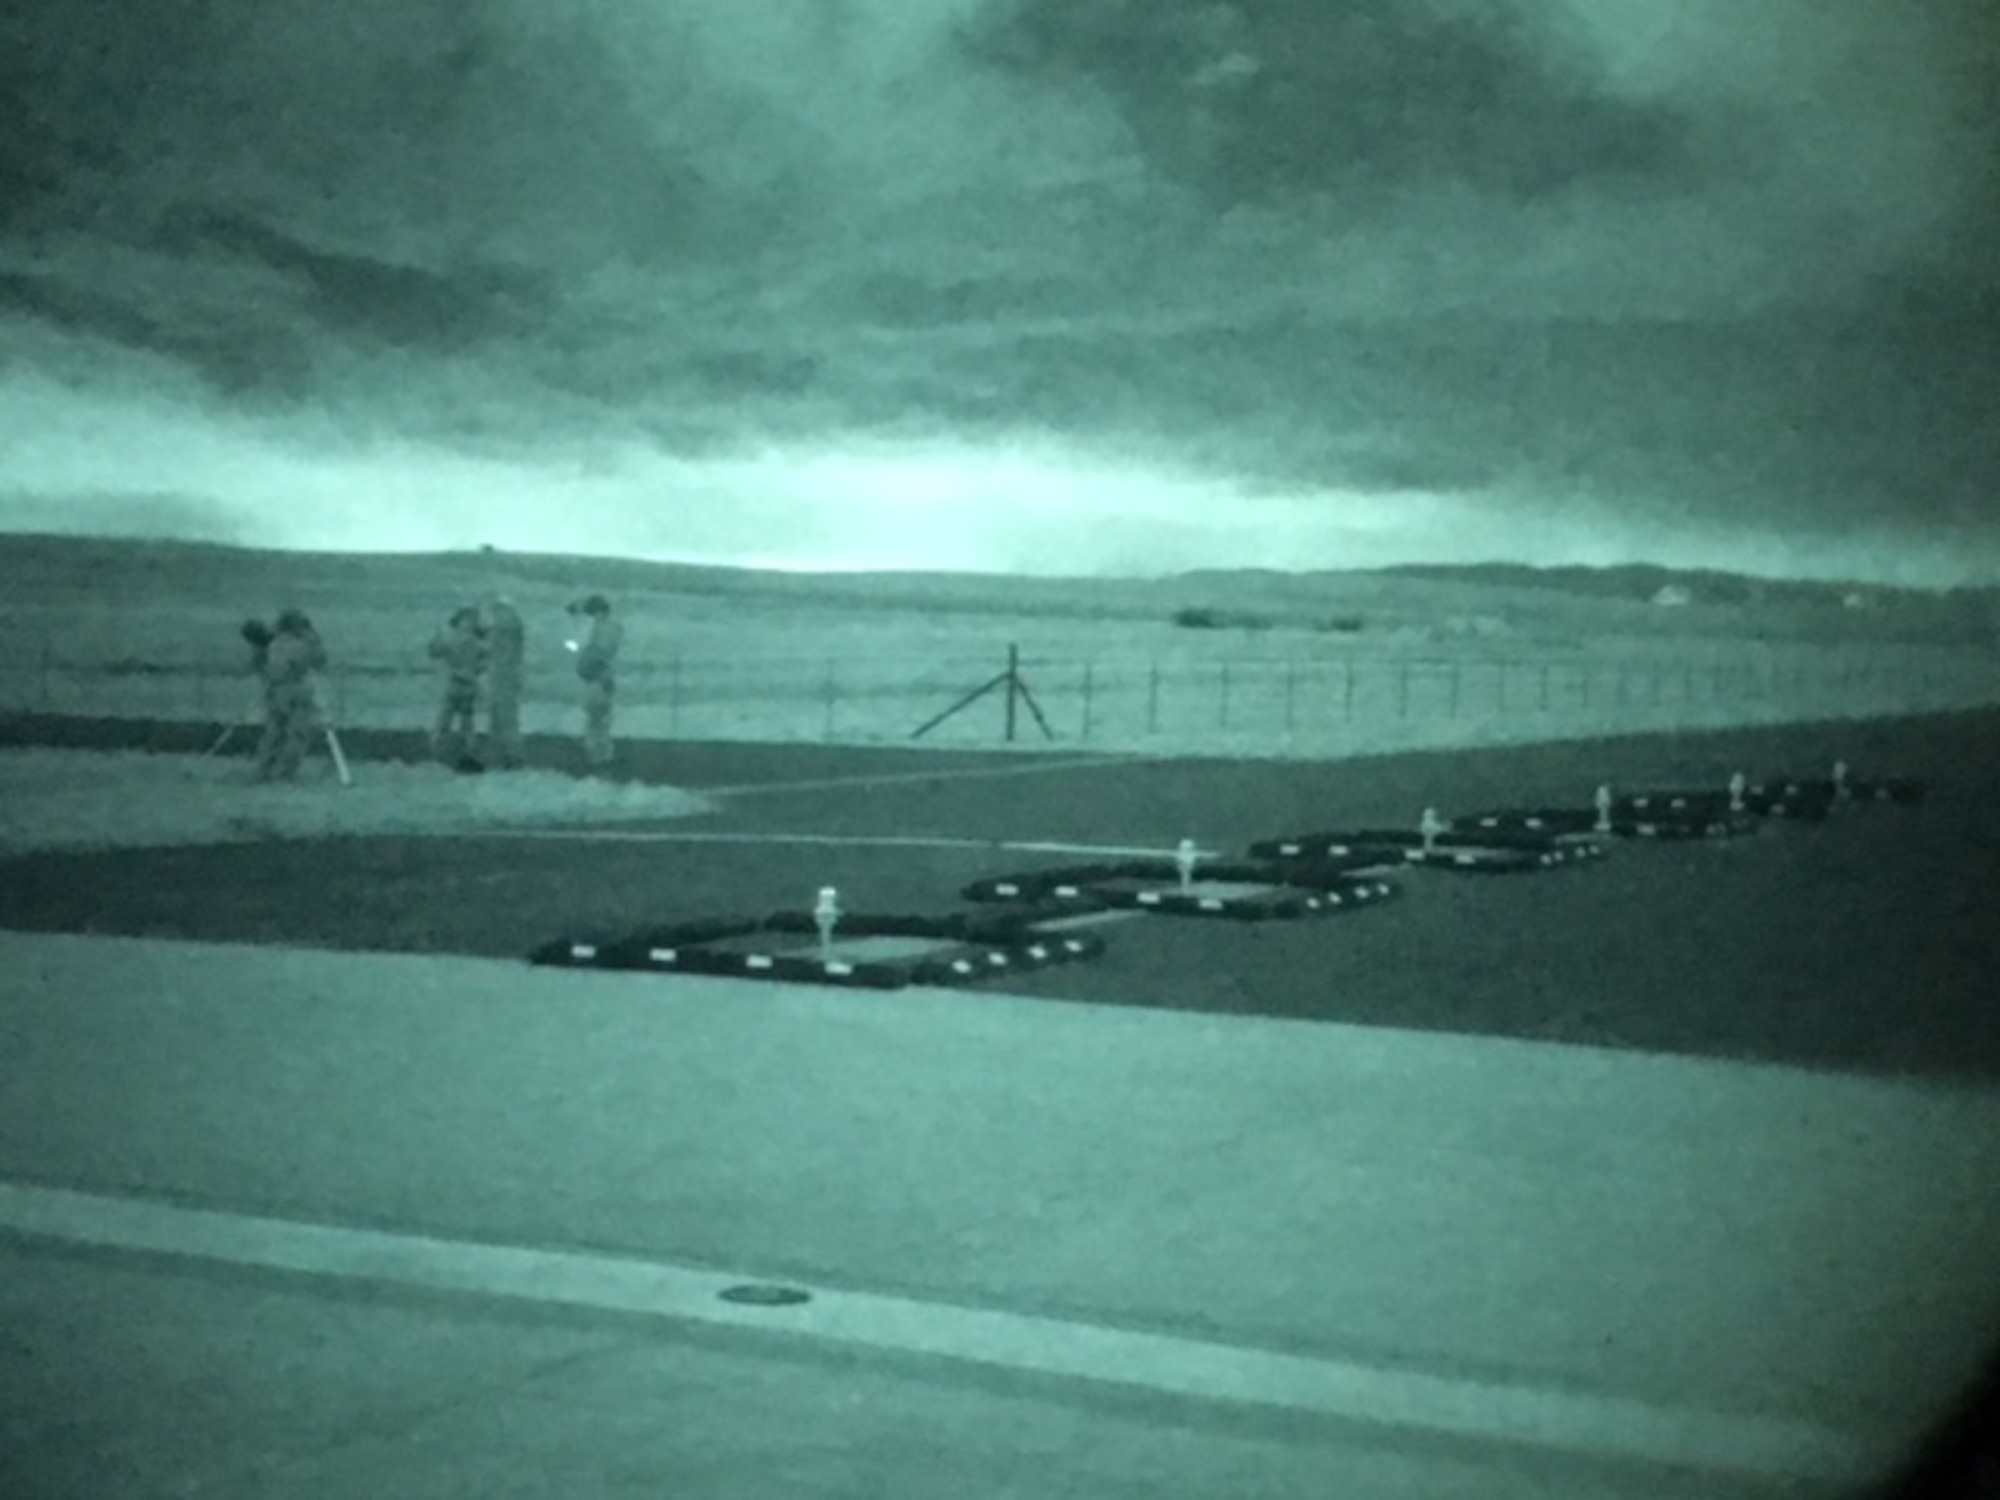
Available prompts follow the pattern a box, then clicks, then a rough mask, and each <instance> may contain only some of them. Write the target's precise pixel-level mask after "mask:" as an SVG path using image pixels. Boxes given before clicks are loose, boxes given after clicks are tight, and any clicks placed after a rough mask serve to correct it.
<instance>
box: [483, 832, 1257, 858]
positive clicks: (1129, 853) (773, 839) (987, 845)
mask: <svg viewBox="0 0 2000 1500" xmlns="http://www.w3.org/2000/svg"><path fill="white" fill-rule="evenodd" d="M446 836H447V837H453V838H476V839H530V840H533V839H543V840H554V839H568V840H572V841H574V840H577V839H586V840H595V841H598V842H601V843H613V844H751V845H756V844H799V845H809V846H816V847H820V848H834V849H842V848H851V849H970V850H976V851H980V852H993V851H1000V852H1005V853H1017V854H1086V855H1116V856H1118V857H1120V858H1127V859H1172V858H1173V857H1174V848H1173V846H1172V845H1166V846H1158V845H1152V846H1148V845H1141V844H1073V843H1063V842H1060V841H1056V840H1046V839H975V838H963V837H953V836H951V835H947V834H938V835H935V836H927V835H924V834H847V833H681V832H678V831H676V830H672V829H630V828H627V829H619V828H493V829H459V830H453V831H452V832H451V833H449V834H448V835H446ZM1224 852H1225V851H1222V850H1218V849H1202V850H1198V851H1197V853H1199V854H1201V855H1202V856H1203V857H1204V858H1220V857H1222V856H1223V854H1224Z"/></svg>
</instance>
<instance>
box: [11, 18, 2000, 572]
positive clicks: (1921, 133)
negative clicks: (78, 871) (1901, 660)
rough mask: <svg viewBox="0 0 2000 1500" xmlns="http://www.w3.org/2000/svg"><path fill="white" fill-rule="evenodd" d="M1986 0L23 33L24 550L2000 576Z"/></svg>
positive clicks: (14, 210) (35, 24)
mask: <svg viewBox="0 0 2000 1500" xmlns="http://www.w3.org/2000/svg"><path fill="white" fill-rule="evenodd" d="M1996 14H2000V12H1996V11H1995V8H1994V7H1992V6H1991V5H1990V4H1988V3H1987V0H1258V3H1252V0H1243V3H1239V4H1234V5H1231V4H1220V3H1209V0H754V3H751V0H567V3H565V4H562V5H551V4H549V3H548V0H482V3H481V4H479V5H477V6H473V5H467V4H464V3H463V0H340V3H339V4H331V5H330V4H327V3H325V0H148V3H147V4H145V5H143V6H139V5H133V4H131V3H129V0H12V3H11V5H10V6H8V7H0V123H4V125H5V127H6V128H4V129H0V434H4V437H3V438H0V527H5V528H8V529H12V530H72V531H105V532H121V533H131V534H160V535H177V536H199V537H208V538H215V539H222V540H232V541H240V542H245V543H250V544H258V545H277V546H296V547H341V548H381V549H401V548H436V547H470V546H476V545H478V544H480V543H483V542H490V543H493V544H496V545H499V546H503V547H510V548H524V549H525V548H532V549H536V550H549V551H578V552H623V553H636V554H641V555H648V556H659V557H674V558H685V559H690V560H698V561H743V562H756V563H767V564H778V565H786V566H816V567H868V566H875V567H941V568H981V569H999V570H1026V571H1037V572H1093V571H1099V572H1127V573H1131V572H1141V573H1144V572H1160V571H1167V570H1173V569H1178V568H1184V567H1193V566H1215V565H1227V564H1244V565H1256V566H1279V567H1343V566H1369V565H1375V564H1380V563H1385V562H1397V561H1414V560H1426V561H1470V560H1477V559H1483V558H1505V559H1514V560H1525V561H1554V562H1574V561H1585V562H1612V561H1622V560H1629V559H1639V560H1649V561H1662V562H1667V563H1678V564H1688V565H1699V566H1719V567H1735V568H1742V569H1746V570H1751V571H1760V572H1767V573H1774V574H1806V575H1815V574H1818V575H1826V574H1832V575H1844V576H1859V577H1871V578H1884V579H1897V580H1902V581H1910V582H1934V583H1950V582H1959V581H1994V580H2000V498H1996V497H2000V422H1997V421H1995V420H1993V417H1992V413H1993V412H1994V411H1995V410H1996V408H2000V257H1996V256H1994V255H1993V254H1992V250H1991V247H1992V245H1993V243H1994V236H1995V232H1996V230H2000V180H1996V175H1995V167H1994V163H1995V162H1996V161H2000V106H1996V104H1995V100H1996V99H2000V22H1996V21H1995V20H1994V19H1992V18H1993V17H1994V16H1995V15H1996Z"/></svg>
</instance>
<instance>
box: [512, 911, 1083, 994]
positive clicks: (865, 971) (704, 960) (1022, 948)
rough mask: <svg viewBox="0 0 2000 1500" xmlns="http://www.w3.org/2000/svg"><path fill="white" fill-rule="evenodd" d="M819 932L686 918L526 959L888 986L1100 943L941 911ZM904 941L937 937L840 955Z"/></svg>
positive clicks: (771, 920)
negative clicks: (826, 938)
mask: <svg viewBox="0 0 2000 1500" xmlns="http://www.w3.org/2000/svg"><path fill="white" fill-rule="evenodd" d="M817 932H818V929H817V927H816V926H815V924H814V922H813V920H812V918H811V917H810V916H809V915H806V914H803V913H796V912H778V913H773V914H772V915H770V916H767V917H763V918H759V919H750V920H741V921H720V922H718V921H707V922H684V923H678V924H672V925H667V926H661V927H654V928H648V929H646V930H643V931H640V932H631V933H625V934H622V935H620V936H618V937H616V938H610V939H605V938H601V937H591V938H580V939H572V938H565V939H559V940H557V941H555V942H552V943H547V944H544V945H543V946H542V947H540V948H538V949H536V950H535V951H534V953H532V954H531V955H530V957H529V961H530V962H531V963H536V964H544V965H556V966H561V967H569V968H595V969H616V970H625V971H637V972H645V973H677V974H704V975H709V976H716V977H722V978H732V979H770V980H782V981H785V982H788V983H793V984H826V985H835V986H838V987H843V988H849V989H875V990H893V989H901V988H903V987H904V986H906V985H910V984H933V985H937V984H957V983H964V982H967V981H969V980H973V979H990V978H993V977H995V976H996V975H1000V974H1008V973H1015V972H1020V971H1023V970H1033V969H1039V968H1048V967H1050V966H1052V965H1055V964H1060V963H1072V962H1077V961H1079V960H1082V959H1088V958H1095V957H1097V956H1099V955H1100V954H1101V953H1102V952H1103V951H1104V944H1103V940H1102V939H1100V938H1098V937H1097V936H1096V935H1095V934H1090V933H1048V932H1043V931H1041V930H1039V929H1038V928H1036V927H1035V926H1034V925H1033V924H1032V923H1029V922H1026V921H1024V920H1019V919H1015V920H1000V919H996V918H994V917H993V916H991V915H989V914H968V913H952V914H950V915H947V916H943V917H869V916H856V915H851V914H849V915H843V916H842V917H841V919H840V923H839V927H838V930H837V935H836V941H835V945H834V947H833V948H832V949H831V950H829V951H828V952H826V953H824V954H822V953H820V952H818V951H817V950H816V947H814V946H813V945H812V944H811V943H810V942H805V941H801V940H808V939H811V938H815V937H816V936H817ZM869 937H893V938H909V939H914V940H917V941H923V942H930V943H934V944H935V947H934V948H933V949H932V950H931V951H927V952H920V953H915V954H912V955H910V956H908V957H907V958H903V957H898V958H888V959H880V958H860V957H845V956H842V954H841V953H840V951H839V940H840V939H841V938H847V939H856V938H869Z"/></svg>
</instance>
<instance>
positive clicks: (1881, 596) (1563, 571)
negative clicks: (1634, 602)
mask: <svg viewBox="0 0 2000 1500" xmlns="http://www.w3.org/2000/svg"><path fill="white" fill-rule="evenodd" d="M1382 572H1384V573H1385V574H1390V575H1393V576H1397V577H1403V578H1428V579H1433V580H1436V581H1439V582H1454V583H1488V584H1495V585H1503V586H1509V587H1516V588H1542V589H1558V590H1561V591H1562V592H1565V593H1573V594H1587V595H1589V596H1591V597H1593V598H1599V599H1650V598H1652V597H1653V595H1655V594H1656V593H1658V592H1659V591H1660V590H1661V589H1662V588H1665V587H1667V586H1669V585H1679V586H1680V587H1682V588H1685V589H1687V590H1688V591H1689V593H1690V594H1692V595H1693V597H1694V598H1695V599H1696V600H1697V601H1701V602H1707V603H1712V604H1825V605H1839V604H1841V603H1843V602H1844V601H1845V600H1846V599H1847V597H1848V596H1849V595H1850V594H1858V595H1861V596H1863V597H1865V598H1868V599H1872V600H1875V601H1877V602H1887V601H1890V600H1899V601H1903V602H1915V601H1920V600H1928V601H1939V600H1947V599H1953V598H1958V599H1965V598H1989V597H1990V598H1995V599H2000V589H1979V588H1959V589H1949V590H1937V589H1909V588H1899V587H1896V586H1894V585H1889V584H1879V583H1868V582H1865V581H1863V580H1860V579H1846V580H1833V579H1799V578H1762V577H1757V576H1755V575H1753V574H1748V573H1728V572H1719V571H1715V570H1711V569H1701V568H1669V567H1664V566H1660V565H1658V564H1653V563H1621V564H1614V565H1611V566H1606V567H1589V566H1582V565H1574V564H1572V565H1567V566H1557V567H1538V566H1535V565H1533V564H1529V563H1470V564H1445V563H1405V564H1402V565H1399V566H1396V567H1389V568H1384V569H1382Z"/></svg>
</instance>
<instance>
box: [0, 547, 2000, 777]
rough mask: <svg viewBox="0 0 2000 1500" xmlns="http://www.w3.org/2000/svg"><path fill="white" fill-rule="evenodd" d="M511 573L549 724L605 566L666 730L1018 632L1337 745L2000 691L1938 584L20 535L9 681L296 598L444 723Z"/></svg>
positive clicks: (1094, 680)
mask: <svg viewBox="0 0 2000 1500" xmlns="http://www.w3.org/2000/svg"><path fill="white" fill-rule="evenodd" d="M489 589H498V590H503V591H505V592H507V593H508V594H510V595H511V596H512V597H513V598H514V599H515V600H516V602H517V603H518V604H519V606H520V607H521V609H522V611H523V613H524V614H525V616H526V617H527V620H528V625H529V641H528V653H529V654H528V664H527V697H526V704H525V708H524V716H525V719H526V723H527V727H528V728H529V730H530V731H531V732H539V733H559V734H567V733H574V732H576V730H577V729H578V727H579V724H580V710H579V709H578V707H577V683H576V681H575V678H574V676H573V674H572V671H571V664H570V658H569V655H568V653H567V652H566V651H565V649H564V642H565V639H566V637H567V636H568V635H569V634H570V633H571V631H572V629H573V621H572V620H571V619H570V617H568V616H567V615H566V614H565V612H564V606H565V604H567V603H568V602H569V601H570V600H573V599H575V598H576V597H578V595H580V594H582V593H584V592H588V591H595V590H601V591H603V592H605V593H607V594H608V595H610V596H611V597H613V598H614V599H615V601H616V602H617V604H618V606H619V609H620V612H621V615H622V617H623V619H624V621H625V624H626V629H627V645H626V650H625V655H624V662H623V672H622V677H621V686H620V724H621V728H622V731H623V732H624V733H626V734H628V735H636V736H642V737H675V738H679V737H688V738H721V739H737V740H776V741H797V740H811V741H825V742H833V743H853V744H871V743H874V744H886V743H894V742H897V741H901V740H907V739H909V738H910V737H911V736H912V734H913V733H914V732H915V731H916V730H918V729H919V728H920V727H922V726H924V725H925V724H926V723H927V722H929V721H931V720H933V719H935V718H936V717H937V716H938V715H940V714H943V713H945V712H946V711H947V710H949V709H950V708H951V707H952V706H953V705H954V704H955V703H958V702H959V701H961V700H962V699H964V698H965V697H966V696H967V695H968V694H970V693H972V692H973V691H974V690H976V689H978V688H979V687H981V686H982V685H984V684H987V683H989V682H992V681H993V680H994V679H995V678H996V677H997V676H998V675H999V674H1000V673H1001V672H1003V671H1004V670H1005V668H1006V665H1007V660H1008V657H1007V652H1008V648H1009V646H1010V645H1013V646H1018V648H1019V651H1020V668H1021V674H1022V680H1023V682H1024V683H1025V684H1026V686H1027V688H1028V690H1029V691H1030V693H1031V694H1032V696H1033V703H1032V705H1031V704H1030V703H1029V702H1028V701H1026V700H1017V701H1016V705H1015V716H1014V733H1015V740H1014V743H1016V744H1018V745H1021V746H1023V747H1032V746H1035V745H1044V744H1054V743H1061V744H1070V745H1074V744H1078V743H1083V744H1088V745H1090V746H1092V747H1095V748H1105V749H1114V748H1115V749H1126V750H1136V751H1142V752H1147V753H1168V754H1173V753H1197V752H1209V753H1228V754H1259V755H1265V754H1275V755H1308V756H1326V755H1341V754H1355V753H1369V752H1381V751H1393V750H1399V749H1410V748H1424V747H1435V748H1449V747H1467V746H1474V745H1480V744H1505V743H1528V742H1536V741H1544V740H1563V739H1575V738H1589V737H1597V736H1602V735H1606V734H1617V733H1636V732H1646V731H1667V730H1678V729H1686V728H1724V727H1730V726H1736V725H1752V724H1775V723H1783V722H1790V721H1797V720H1811V719H1827V720H1838V719H1844V718H1861V717H1878V716H1885V715H1900V714H1907V713H1913V712H1924V711H1934V710H1940V709H1953V708H1964V707H1976V706H1981V705H1984V704H1987V703H1991V702H1995V701H2000V658H1996V652H1995V651H1994V649H1993V647H1992V644H1991V642H1990V640H1982V639H1980V638H1979V637H1978V635H1977V632H1976V631H1973V630H1971V629H1970V628H1969V627H1968V626H1967V624H1966V622H1965V620H1963V619H1956V620H1954V618H1952V617H1949V616H1948V615H1946V614H1944V613H1942V612H1941V609H1940V608H1939V607H1935V606H1934V605H1926V604H1924V603H1923V601H1921V600H1918V601H1916V602H1908V603H1890V604H1885V605H1883V606H1882V607H1878V608H1871V609H1855V610H1845V609H1841V608H1838V607H1829V606H1827V605H1825V604H1823V603H1811V604H1808V603H1800V602H1791V601H1786V600H1782V599H1780V600H1777V601H1774V602H1765V603H1756V604H1751V603H1697V604H1695V605H1692V606H1685V607H1678V608H1675V607H1665V606H1657V605H1653V604H1650V603H1648V602H1646V601H1644V600H1643V599H1630V598H1618V597H1603V596H1593V595H1587V594H1582V593H1578V592H1574V591H1566V590H1564V589H1562V588H1558V587H1555V586H1553V585H1550V586H1547V587H1527V586H1523V585H1521V584H1518V583H1504V584H1503V583H1482V582H1476V581H1467V580H1459V579H1434V578H1424V577H1413V576H1404V575H1391V574H1351V575H1320V576H1314V577H1308V576H1303V575H1300V576H1292V575H1276V574H1255V573H1237V574H1216V575H1212V576H1191V577H1185V578H1174V579H1150V580H1067V579H1047V578H1042V579H1009V578H999V577H973V576H966V577H953V576H945V575H893V574H891V575H830V576H805V575H791V574H778V573H758V572H745V571H736V570H728V569H714V568H688V567H676V566H669V565H664V564H649V563H640V562H633V561H629V560H604V559H597V560H592V559H580V558H563V557H545V556H524V555H514V554H499V553H492V554H478V553H475V554H453V555H443V556H390V557H359V556H324V555H288V554H275V553H255V552H244V551H234V550H230V549H223V548H211V547H193V546H183V545H176V546H149V545H145V544H137V543H117V542H99V541H92V542H76V541H54V540H32V539H31V540H25V541H24V540H19V539H17V540H14V541H10V542H9V544H8V545H7V547H6V548H5V549H4V550H0V593H4V597H5V598H6V599H7V601H8V602H7V604H6V606H5V607H4V611H0V707H7V708H12V709H16V710H38V711H48V712H57V713H69V714H78V715H84V716H94V715H106V716H115V717H134V718H161V719H180V720H195V721H202V722H210V721H213V722H222V723H227V722H230V721H232V720H235V719H240V718H247V717H251V716H253V715H254V713H255V692H254V684H253V683H252V682H251V681H250V680H249V678H248V676H247V670H246V669H247V653H246V652H245V650H244V648H243V647H242V644H241V642H240V640H239V639H238V636H237V628H238V626H239V625H240V624H241V623H242V621H243V620H244V619H245V618H248V617H252V616H255V617H260V618H265V619H268V618H269V617H270V616H271V615H272V614H274V613H275V612H276V611H277V610H278V609H279V608H280V607H282V606H283V605H285V604H288V603H296V604H298V605H300V606H301V607H303V608H305V609H306V610H307V611H308V612H309V613H311V614H312V615H313V617H314V619H315V621H316V622H317V623H318V624H319V626H320V628H321V630H322V633H323V634H324V635H325V637H326V638H327V641H328V645H329V648H330V649H331V651H332V653H333V656H334V667H333V670H332V672H331V673H330V674H329V679H328V682H327V693H328V698H329V704H328V706H329V708H330V710H331V711H332V712H333V714H334V716H335V718H336V720H337V722H339V723H340V724H342V725H347V726H356V727H361V726H369V727H380V728H391V727H399V726H404V727H407V726H416V725H421V724H424V723H426V722H427V721H428V720H429V718H430V715H431V713H432V711H433V707H434V702H435V697H436V693H437V680H436V674H435V670H434V669H433V667H432V666H431V664H430V663H429V662H428V661H427V660H426V658H425V656H424V647H425V644H426V643H427V642H428V640H429V639H430V636H431V633H432V632H433V631H434V630H435V629H436V627H437V625H438V624H439V623H440V622H441V621H442V620H443V618H444V617H445V616H446V615H447V614H448V613H449V611H450V610H451V609H453V608H454V607H456V606H457V605H458V604H460V603H462V602H468V601H472V600H476V599H478V598H479V597H481V596H482V595H483V594H484V593H485V592H487V591H488V590H489ZM1177 621H1179V622H1180V623H1177ZM1037 712H1039V714H1040V716H1041V722H1038V720H1037V717H1036V715H1037ZM1043 722H1045V723H1046V725H1047V728H1048V733H1047V734H1046V735H1045V733H1044V730H1043V727H1042V723H1043ZM1005 725H1006V717H1005V701H1004V695H1002V694H999V693H997V692H996V693H992V694H989V695H987V696H986V697H985V698H984V699H982V700H980V701H978V702H975V703H974V704H972V705H971V706H970V707H969V708H967V709H966V710H965V711H964V712H962V713H960V714H958V715H955V716H953V717H951V718H949V719H947V720H946V721H945V722H943V723H941V724H938V725H936V727H935V728H933V729H931V730H929V731H928V733H927V735H926V739H927V741H929V742H934V743H939V744H947V745H957V746H971V745H987V744H993V743H996V742H1001V741H1003V738H1004V735H1005Z"/></svg>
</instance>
